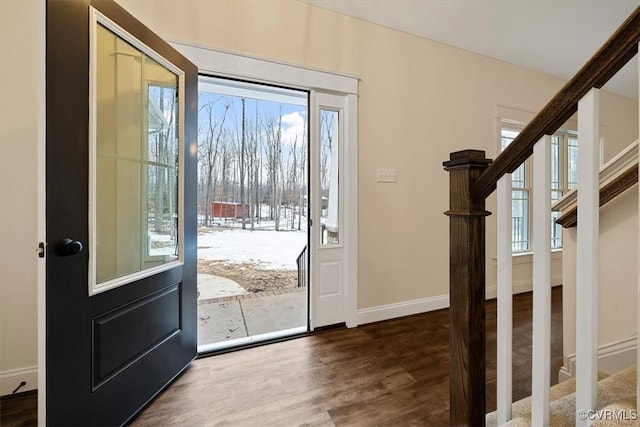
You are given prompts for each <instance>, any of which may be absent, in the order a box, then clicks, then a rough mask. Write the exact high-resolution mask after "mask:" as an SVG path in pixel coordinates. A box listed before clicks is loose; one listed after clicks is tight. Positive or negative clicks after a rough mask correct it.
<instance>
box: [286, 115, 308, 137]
mask: <svg viewBox="0 0 640 427" xmlns="http://www.w3.org/2000/svg"><path fill="white" fill-rule="evenodd" d="M306 128H307V124H306V121H305V118H304V117H303V116H302V114H300V112H299V111H294V112H293V113H289V114H284V115H283V116H282V143H283V144H291V145H293V142H294V141H296V140H297V141H298V144H300V143H301V142H302V141H303V137H304V135H305V134H306V130H307V129H306Z"/></svg>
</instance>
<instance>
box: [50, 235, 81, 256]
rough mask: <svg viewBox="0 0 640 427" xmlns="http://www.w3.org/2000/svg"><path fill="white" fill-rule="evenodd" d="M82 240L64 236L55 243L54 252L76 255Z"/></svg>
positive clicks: (61, 254)
mask: <svg viewBox="0 0 640 427" xmlns="http://www.w3.org/2000/svg"><path fill="white" fill-rule="evenodd" d="M82 248H83V246H82V242H80V241H78V240H71V239H69V238H64V239H61V240H60V241H58V243H57V244H56V254H58V255H59V256H69V255H76V254H79V253H80V252H82Z"/></svg>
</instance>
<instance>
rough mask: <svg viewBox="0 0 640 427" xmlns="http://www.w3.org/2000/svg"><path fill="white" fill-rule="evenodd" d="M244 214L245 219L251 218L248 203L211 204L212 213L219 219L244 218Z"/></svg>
mask: <svg viewBox="0 0 640 427" xmlns="http://www.w3.org/2000/svg"><path fill="white" fill-rule="evenodd" d="M243 212H244V216H245V218H246V217H247V216H249V205H247V204H246V203H225V202H213V203H211V213H212V214H213V216H214V217H217V218H242V213H243Z"/></svg>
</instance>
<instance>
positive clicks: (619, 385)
mask: <svg viewBox="0 0 640 427" xmlns="http://www.w3.org/2000/svg"><path fill="white" fill-rule="evenodd" d="M600 377H601V380H600V381H599V382H598V405H597V407H596V409H597V410H599V411H600V412H599V413H598V414H595V413H594V414H593V415H592V418H593V420H590V421H592V423H593V424H592V425H597V426H614V425H615V426H620V425H633V426H637V425H638V423H639V421H638V420H636V419H635V418H636V415H637V413H636V367H635V366H632V367H630V368H627V369H624V370H622V371H620V372H618V373H615V374H613V375H611V376H606V375H603V374H601V375H600ZM575 390H576V382H575V378H571V379H569V380H567V381H564V382H562V383H560V384H557V385H555V386H553V387H551V389H550V392H549V395H550V399H551V404H550V415H551V416H550V420H549V424H550V425H552V426H557V427H565V426H566V427H573V426H575V423H576V419H575V418H576V395H575ZM512 410H513V413H512V414H513V418H512V419H511V420H510V421H508V422H507V423H505V424H501V425H503V426H510V427H529V426H531V425H532V424H531V397H527V398H526V399H522V400H519V401H518V402H515V403H514V404H513V406H512ZM486 425H487V427H494V426H498V425H499V424H498V422H497V412H492V413H490V414H487V417H486Z"/></svg>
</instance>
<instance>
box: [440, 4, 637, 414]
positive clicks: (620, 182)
mask: <svg viewBox="0 0 640 427" xmlns="http://www.w3.org/2000/svg"><path fill="white" fill-rule="evenodd" d="M639 42H640V7H639V8H638V9H636V10H635V11H634V12H633V13H632V14H631V16H629V18H628V19H627V20H626V21H625V22H624V23H623V24H622V25H621V26H620V28H619V29H618V30H617V31H616V32H615V33H614V34H613V35H612V36H611V38H610V39H609V40H607V42H606V43H605V44H604V45H603V46H602V47H601V48H600V49H599V50H598V51H597V52H596V53H595V55H594V56H593V57H592V58H591V59H590V60H589V61H588V62H587V64H585V65H584V66H583V67H582V68H581V69H580V71H578V73H577V74H576V75H575V76H574V77H573V78H572V79H571V80H570V81H569V82H568V83H567V84H566V85H565V86H564V87H563V88H562V89H561V90H560V92H558V94H557V95H555V96H554V97H553V98H552V99H551V101H549V103H548V104H547V105H546V106H545V107H544V108H543V110H542V111H541V112H540V113H538V114H537V115H536V117H535V118H534V119H533V120H532V121H531V122H530V123H529V124H528V125H527V126H526V127H525V128H524V129H523V130H522V132H520V134H519V135H518V136H517V137H516V138H515V139H514V140H513V141H512V143H511V144H510V145H509V146H508V147H507V148H506V149H505V150H504V151H503V152H502V153H501V154H500V155H499V156H497V157H496V159H495V160H493V161H492V160H491V159H487V158H486V155H485V152H484V151H479V150H464V151H458V152H454V153H451V154H450V158H449V160H448V161H446V162H444V163H443V165H444V167H445V170H446V171H448V172H449V176H450V209H449V210H448V211H447V212H446V215H447V216H449V219H450V309H449V313H450V324H451V327H450V387H451V388H450V422H451V425H454V426H471V425H472V426H478V425H485V423H486V424H488V425H534V426H549V425H553V426H563V425H571V426H573V425H577V426H587V425H624V423H628V422H633V423H634V424H629V425H638V421H626V420H619V419H613V420H612V419H607V418H616V417H618V416H620V414H621V413H622V412H620V411H617V412H616V411H613V410H614V409H618V410H623V409H624V410H627V412H624V413H625V414H628V415H629V417H631V416H632V415H635V414H636V412H635V410H636V408H640V404H638V393H637V392H636V390H637V389H638V380H637V378H636V374H635V368H630V369H628V370H625V371H623V372H620V373H618V374H615V375H612V376H610V377H607V378H604V379H600V378H599V374H598V357H597V355H598V316H597V311H598V310H597V307H598V239H599V207H600V205H601V204H603V203H606V202H607V201H608V200H611V199H612V198H613V197H616V195H618V194H621V193H622V192H624V191H626V189H628V188H629V187H630V186H631V185H633V183H635V182H636V181H637V179H638V178H637V176H638V172H637V170H638V168H637V161H636V163H635V165H632V167H631V169H627V170H626V174H621V175H620V176H618V177H617V178H616V180H617V181H615V180H614V181H615V182H614V181H611V182H609V183H608V184H610V186H609V187H607V188H606V189H605V188H601V185H600V162H599V154H600V147H599V143H600V135H599V129H600V126H599V99H600V96H599V93H600V92H599V90H600V88H601V87H602V86H603V85H604V84H605V83H606V82H607V81H609V79H610V78H611V77H612V76H613V75H615V74H616V73H617V72H618V71H619V70H620V69H621V68H622V67H623V66H624V65H625V64H626V63H627V62H628V61H629V60H630V59H631V58H632V57H634V56H635V55H636V53H637V52H638V43H639ZM576 112H577V114H578V135H579V138H580V144H579V166H578V171H579V178H578V182H579V183H580V184H579V192H578V193H577V195H576V194H574V195H573V196H571V197H573V198H574V199H575V202H576V204H574V206H573V207H572V208H571V209H567V206H568V205H565V206H563V208H562V211H563V214H564V215H563V218H561V223H562V224H563V225H564V226H574V225H576V224H577V225H576V226H577V241H578V243H579V245H578V247H577V261H576V266H575V269H576V273H577V292H576V325H577V328H576V374H575V380H571V382H567V383H563V384H559V385H558V386H555V387H553V388H552V387H550V384H549V379H550V376H551V372H550V322H551V289H550V286H549V284H550V278H551V252H550V247H551V245H550V236H551V233H550V221H549V218H550V213H551V202H550V200H551V197H550V186H549V182H550V181H551V179H550V177H551V175H550V160H549V158H550V144H551V137H550V135H552V134H553V133H554V132H556V131H557V130H558V129H559V128H560V127H561V126H562V125H563V124H564V123H565V122H566V121H567V120H568V119H569V118H570V117H571V116H572V115H573V114H574V113H576ZM629 150H630V151H633V150H635V151H634V154H635V155H636V156H637V150H638V148H637V144H636V146H635V148H630V149H629ZM532 155H533V170H534V178H533V187H534V188H535V189H536V191H535V192H534V196H533V209H534V210H533V228H534V229H535V230H536V238H535V239H534V241H533V337H532V342H533V357H532V365H533V366H532V386H531V389H532V396H531V397H530V398H527V399H525V400H523V401H520V402H516V403H513V404H512V390H511V387H512V386H511V383H512V375H511V370H512V361H511V355H512V342H511V341H512V325H511V319H512V297H513V283H512V249H511V203H512V201H511V194H512V190H511V176H510V174H511V173H512V172H514V171H515V170H516V169H517V168H518V166H520V164H522V163H523V162H524V161H525V160H527V158H529V157H530V156H532ZM634 173H635V175H634ZM622 175H624V177H622ZM605 187H606V186H605ZM496 188H497V190H498V191H497V205H498V209H497V215H496V217H497V220H496V221H497V234H498V237H497V242H498V263H497V264H498V290H497V294H498V298H497V300H498V301H497V304H498V332H497V335H498V337H497V341H498V352H497V399H496V401H497V411H496V412H495V413H493V414H489V415H488V416H486V415H485V413H486V411H485V402H486V396H485V388H486V387H485V361H486V358H485V352H486V349H485V289H486V283H485V281H486V275H485V265H486V264H485V217H486V216H488V215H490V214H491V213H490V212H488V211H486V209H485V201H486V198H487V197H489V196H490V195H491V194H492V193H493V192H494V191H495V190H496ZM603 193H604V194H603ZM574 208H575V209H574ZM562 221H564V222H562ZM638 306H639V307H640V303H639V304H638ZM638 354H639V355H640V352H638ZM574 381H575V382H574ZM597 410H600V411H604V412H599V413H597V412H595V411H597ZM632 411H633V412H632ZM584 414H596V415H599V417H596V418H597V419H596V420H591V419H589V418H588V417H586V416H583V415H584ZM600 418H602V419H600ZM611 423H614V424H611Z"/></svg>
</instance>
